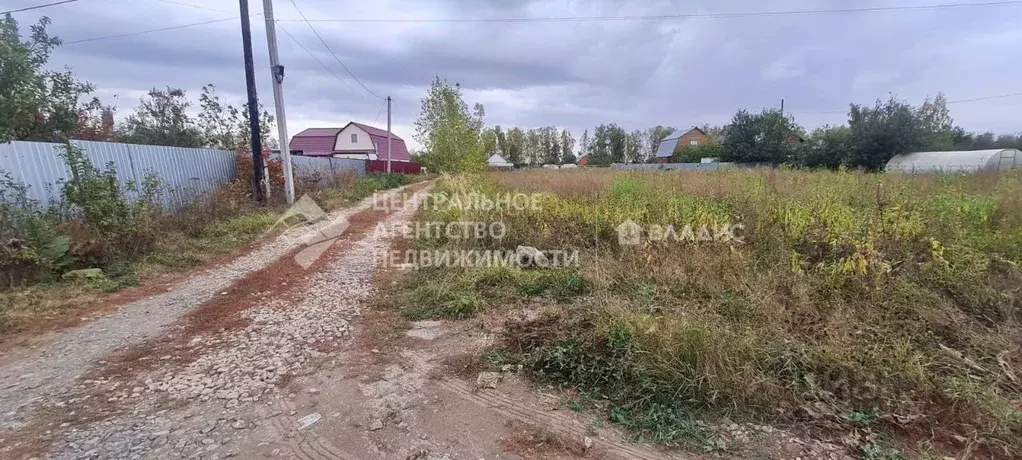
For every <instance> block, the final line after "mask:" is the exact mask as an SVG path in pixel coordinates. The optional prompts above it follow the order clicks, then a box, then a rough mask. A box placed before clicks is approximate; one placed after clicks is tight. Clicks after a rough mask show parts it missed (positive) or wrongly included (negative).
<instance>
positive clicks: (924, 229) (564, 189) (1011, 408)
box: [417, 169, 1022, 457]
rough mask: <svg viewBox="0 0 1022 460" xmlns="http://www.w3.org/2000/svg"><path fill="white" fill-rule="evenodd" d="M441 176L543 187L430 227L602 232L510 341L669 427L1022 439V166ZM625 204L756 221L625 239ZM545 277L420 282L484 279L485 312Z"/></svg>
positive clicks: (578, 243)
mask: <svg viewBox="0 0 1022 460" xmlns="http://www.w3.org/2000/svg"><path fill="white" fill-rule="evenodd" d="M439 190H440V191H442V192H447V193H458V192H469V191H473V192H477V193H483V194H488V195H491V196H496V195H499V194H501V193H508V192H526V193H539V194H542V195H543V198H542V201H541V203H542V205H541V206H540V207H539V209H526V210H510V209H501V210H491V211H481V210H463V211H457V210H444V211H442V212H441V211H432V212H427V213H425V214H424V215H423V217H422V218H423V219H429V220H451V221H453V220H458V219H462V220H471V221H478V220H483V221H486V220H499V221H502V222H504V223H505V224H506V225H507V226H508V230H509V231H508V237H506V238H504V239H501V240H492V239H484V240H471V239H470V240H444V239H439V240H430V241H420V242H419V244H420V245H421V246H425V247H434V248H436V247H455V248H508V249H513V248H514V247H515V246H517V245H519V244H527V245H531V246H535V247H539V248H547V249H554V248H558V249H559V248H578V249H580V250H582V254H583V256H582V261H583V265H582V267H580V268H579V269H578V270H577V276H580V277H581V278H583V279H584V282H585V285H586V286H587V289H586V290H585V292H586V293H587V294H585V295H579V296H576V297H574V300H572V301H573V302H574V304H569V305H570V306H566V307H564V308H561V309H557V310H555V311H554V312H553V313H551V315H553V316H554V318H550V317H543V318H540V319H537V320H534V321H532V322H527V323H522V324H517V325H514V326H513V327H512V330H513V331H514V334H513V336H510V337H509V348H510V349H511V350H512V351H514V352H516V353H519V354H520V355H521V356H525V357H526V358H524V359H525V362H526V363H527V364H528V365H529V366H530V368H531V369H533V371H535V372H536V375H540V376H546V377H548V378H553V379H554V380H557V381H560V382H561V383H564V384H568V385H573V386H576V387H578V388H580V389H583V390H588V391H593V392H596V393H598V394H602V395H606V396H607V397H608V398H609V399H610V400H611V401H612V402H613V403H614V404H616V406H615V407H618V408H619V410H618V412H617V413H616V414H617V415H616V417H617V419H619V421H621V422H622V423H625V424H626V425H629V426H633V427H635V428H638V429H641V430H646V431H647V432H651V433H654V434H655V436H653V437H654V438H655V439H657V440H662V441H672V440H676V439H675V438H676V436H674V435H672V434H671V433H682V432H684V430H678V429H677V426H678V423H680V422H679V421H680V420H685V418H684V417H683V416H681V415H679V414H683V413H687V412H688V411H701V412H705V413H712V414H727V415H730V416H747V417H753V418H757V419H761V418H766V419H779V420H784V421H788V422H796V421H798V422H811V423H813V424H815V425H817V426H829V427H832V428H833V427H834V426H838V427H846V428H847V427H849V426H853V425H856V424H860V423H862V420H864V419H865V420H869V422H870V424H871V425H870V426H871V427H872V428H870V429H876V430H880V431H882V432H887V433H892V434H893V433H897V434H899V435H920V434H925V435H924V436H925V437H926V438H932V440H931V441H932V442H934V443H936V444H937V445H940V446H943V447H942V448H947V449H952V450H953V449H955V448H963V447H964V446H966V445H968V446H973V447H975V446H981V448H982V449H985V453H987V454H989V455H993V456H1001V457H1011V456H1013V455H1017V454H1019V453H1020V451H1019V446H1022V381H1019V378H1022V328H1020V327H1019V321H1020V320H1022V309H1020V307H1022V305H1020V303H1022V268H1020V263H1022V207H1020V206H1022V205H1020V197H1022V175H1018V174H1007V175H1000V176H997V175H987V174H982V175H919V176H910V175H896V174H892V175H878V174H865V173H858V172H831V171H821V172H807V171H788V170H728V171H718V172H694V171H693V172H621V171H609V170H592V169H582V170H568V171H547V170H539V171H528V172H513V173H494V174H490V175H487V176H485V177H459V178H454V179H452V180H448V181H447V182H445V183H444V184H441V186H440V187H439ZM625 220H632V221H635V222H637V223H639V224H640V225H643V226H644V227H646V228H648V227H649V226H650V225H653V224H659V225H668V224H673V225H675V226H678V227H680V226H684V225H685V224H691V225H693V226H694V227H696V228H698V227H699V226H702V225H707V226H710V227H711V228H712V227H713V226H720V225H724V224H729V225H735V224H741V225H742V226H744V229H743V230H742V231H741V235H742V236H743V237H744V242H742V243H735V242H731V243H724V242H676V241H645V242H644V243H643V244H642V245H640V246H638V247H630V246H621V245H619V244H618V239H617V234H616V232H615V230H614V229H615V227H616V226H617V225H618V224H620V223H621V222H624V221H625ZM525 276H528V277H535V275H533V274H528V272H522V271H520V270H517V271H516V270H511V271H508V272H507V273H501V274H500V275H499V276H496V275H495V273H494V270H492V269H467V270H462V271H460V272H459V271H455V273H454V274H453V275H452V273H451V271H447V272H440V271H426V272H424V273H421V274H420V275H419V277H420V278H419V279H418V281H417V283H418V285H419V289H418V291H417V292H419V293H420V294H423V293H424V292H425V291H428V290H430V289H433V291H430V292H433V293H434V294H435V293H436V292H442V293H444V296H432V297H431V296H430V295H428V294H429V292H426V293H425V294H423V295H420V296H419V297H418V298H417V301H419V302H420V305H421V304H427V305H428V304H429V303H430V302H441V303H442V302H447V303H445V304H444V305H451V303H450V302H454V301H455V300H452V299H457V298H458V297H457V296H458V294H457V293H458V292H467V291H473V292H475V294H474V295H475V296H476V297H475V299H476V300H475V301H474V302H475V303H472V310H473V311H474V310H476V309H478V308H485V307H486V306H488V305H496V304H501V303H513V302H515V300H514V294H515V292H516V291H515V290H514V289H513V286H514V285H518V290H517V292H518V293H519V294H520V293H521V292H522V289H521V285H522V284H528V283H533V281H523V278H522V277H525ZM561 279H567V278H565V277H564V276H561ZM458 280H460V281H458ZM459 283H460V284H459ZM502 283H503V284H510V285H511V286H512V288H500V287H499V286H501V284H502ZM553 283H554V284H556V282H553ZM533 284H534V283H533ZM438 285H442V287H443V289H440V290H437V289H436V287H437V286H438ZM459 286H460V287H459ZM466 286H468V287H466ZM494 286H496V287H494ZM552 286H553V284H551V285H550V286H548V287H552ZM459 289H463V291H459ZM534 290H535V289H531V290H528V289H527V290H526V292H531V291H534ZM539 292H543V290H542V289H540V290H539ZM561 300H563V299H561ZM437 311H439V312H443V311H445V310H443V309H441V310H437ZM551 322H552V323H553V324H557V325H560V327H553V328H551V327H550V324H551ZM521 337H529V338H530V339H529V341H528V343H524V344H523V343H521V340H519V339H520V338H521ZM651 414H652V415H651ZM612 418H615V415H614V414H612ZM672 430H673V431H672Z"/></svg>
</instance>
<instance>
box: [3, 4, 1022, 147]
mask: <svg viewBox="0 0 1022 460" xmlns="http://www.w3.org/2000/svg"><path fill="white" fill-rule="evenodd" d="M50 1H52V0H4V1H3V6H2V7H0V10H6V9H13V8H18V7H24V6H32V5H37V4H41V3H49V2H50ZM989 1H991V0H890V1H862V0H816V1H809V0H791V1H788V0H707V1H666V0H665V1H656V0H645V1H626V0H613V1H581V0H576V1H561V0H538V1H529V0H359V1H347V0H332V1H331V0H295V2H296V3H297V5H298V6H299V7H300V8H301V9H302V11H303V12H304V13H305V14H306V16H308V17H309V18H310V19H313V20H316V19H319V20H324V19H374V20H378V19H385V20H394V19H404V20H417V21H415V22H314V23H313V25H314V27H315V28H316V30H318V31H319V32H320V34H322V36H323V37H324V38H325V40H326V42H327V43H328V44H329V45H330V47H331V48H332V49H333V51H334V52H335V53H336V54H337V56H338V57H339V58H340V59H341V60H342V61H343V62H344V64H345V65H347V67H348V68H349V69H350V70H351V71H352V72H353V73H354V74H355V75H356V76H357V77H358V78H359V79H361V80H362V82H363V83H364V84H365V85H366V86H367V87H369V89H371V90H372V91H373V92H375V93H376V94H379V95H382V96H387V95H390V96H392V97H393V98H394V126H395V128H394V131H395V133H397V134H398V135H400V136H402V137H404V138H405V139H407V140H409V141H410V142H411V144H412V145H413V146H414V145H416V143H415V142H414V141H413V140H412V134H413V132H414V127H413V123H414V120H415V118H416V116H417V115H418V111H419V106H420V99H421V98H422V97H423V95H424V94H425V91H426V88H427V87H428V85H429V83H430V81H431V80H432V79H433V77H434V76H436V75H439V76H441V77H442V78H446V79H448V80H449V81H451V82H459V83H460V84H461V87H462V88H463V89H464V92H465V96H466V101H467V102H468V103H469V105H471V104H473V103H475V102H481V103H482V104H484V106H485V107H486V122H487V124H488V125H494V124H499V125H502V126H505V127H507V126H521V127H538V126H544V125H555V126H558V127H564V128H569V129H571V130H572V132H573V133H574V134H575V135H576V137H577V136H579V135H580V134H581V132H582V130H583V129H586V128H588V129H590V130H592V128H593V127H594V126H596V125H598V124H600V123H611V122H614V123H618V124H620V125H622V126H623V127H624V128H626V129H628V130H633V129H645V128H647V127H649V126H652V125H656V124H664V125H671V126H676V127H688V126H691V125H702V124H704V123H709V124H724V123H726V122H727V121H728V120H729V119H730V117H731V115H732V114H733V113H734V112H735V110H736V109H739V108H747V109H751V110H759V109H761V108H763V107H766V106H770V107H774V106H778V105H779V104H780V100H781V98H784V99H785V108H786V110H789V111H791V112H792V113H794V115H795V116H796V119H797V121H798V122H799V123H800V124H802V125H803V126H805V127H806V128H809V129H812V128H814V127H817V126H820V125H823V124H826V123H830V124H838V123H842V122H843V121H844V120H845V119H846V117H845V113H846V112H847V107H848V103H849V102H853V101H854V102H857V103H870V102H872V101H874V100H875V99H877V98H886V97H887V96H888V94H889V93H894V94H896V95H898V96H899V97H901V98H903V99H907V100H909V101H910V102H912V103H913V104H918V103H920V102H921V101H922V99H923V98H924V97H926V96H927V95H934V94H936V93H937V92H938V91H943V92H944V93H945V94H946V95H947V98H948V99H949V100H951V101H956V100H961V99H974V98H981V97H988V96H999V95H1005V94H1011V93H1020V92H1022V80H1020V78H1019V76H1020V75H1022V59H1020V57H1022V46H1020V45H1022V28H1020V27H1019V21H1018V19H1019V18H1020V17H1022V2H1019V3H1014V4H1008V5H987V6H973V7H961V8H926V9H914V10H902V11H874V12H857V13H848V12H846V13H831V14H787V15H761V16H742V17H689V18H680V19H656V20H604V21H537V22H484V23H479V22H475V23H465V22H439V21H419V20H449V19H491V18H516V19H521V18H551V17H582V16H585V17H593V16H604V17H620V16H637V15H678V14H707V13H732V12H742V13H746V12H777V11H793V10H819V9H847V8H862V7H872V6H879V7H889V6H906V5H935V4H942V3H943V4H947V3H985V2H989ZM184 3H189V4H192V5H198V6H201V7H202V8H206V9H202V8H195V7H190V6H186V5H185V4H184ZM250 4H251V6H250V8H251V12H252V13H253V14H259V13H262V11H263V9H262V2H261V1H259V0H251V1H250ZM274 4H275V9H276V17H277V19H279V20H281V24H280V26H281V27H283V28H284V29H286V30H287V31H288V32H290V33H291V34H293V35H294V36H295V37H296V38H297V40H298V41H299V42H301V44H302V45H304V46H305V47H306V48H308V49H309V50H310V51H311V52H312V53H313V54H314V55H315V56H316V57H317V58H318V59H319V60H320V61H322V63H323V64H325V65H326V66H327V67H329V68H330V69H331V70H333V72H334V73H336V74H337V75H338V76H340V77H342V79H343V80H344V82H341V81H339V80H338V79H337V78H335V77H334V76H333V75H331V74H330V72H328V71H327V70H325V69H324V68H323V67H322V66H320V64H318V63H317V62H316V61H315V60H314V59H313V58H312V57H310V56H309V54H307V53H306V52H305V51H303V50H302V49H301V48H300V47H299V46H298V45H296V44H295V42H293V41H292V40H291V39H290V38H288V36H287V35H286V34H285V33H283V31H281V30H279V29H278V41H279V43H280V56H281V61H282V63H283V64H284V65H285V66H286V67H287V78H286V80H285V90H284V92H285V99H286V102H287V118H288V127H289V130H290V132H291V133H292V134H294V133H296V132H298V131H300V130H302V129H305V128H308V127H328V126H342V125H344V124H346V123H347V122H349V121H352V120H354V121H360V122H365V123H369V124H373V125H376V126H380V127H385V126H386V113H382V114H380V115H379V118H377V114H378V113H380V108H381V104H382V101H380V100H379V99H377V98H376V97H374V96H371V95H370V94H368V93H367V92H366V91H365V90H363V89H362V88H361V86H360V85H359V84H358V83H357V82H355V81H354V80H352V79H351V77H350V76H349V75H348V74H347V73H346V72H345V71H344V69H343V68H341V66H340V65H339V64H338V63H337V61H335V60H334V58H333V57H332V56H331V55H330V54H329V53H328V52H327V50H326V49H325V48H324V46H323V44H322V43H320V42H319V40H318V39H317V38H316V36H315V35H314V34H313V33H312V31H311V30H310V29H309V27H308V26H307V25H306V24H305V23H304V22H301V21H300V16H299V15H298V13H297V11H296V10H295V8H294V7H293V6H292V4H291V2H290V1H289V0H275V2H274ZM214 10H220V11H214ZM42 15H47V16H49V17H50V18H51V19H52V20H53V24H52V26H51V28H50V30H51V32H52V33H54V34H57V35H59V36H60V37H61V38H63V39H64V40H65V41H67V42H71V41H75V40H83V39H90V38H95V37H103V36H109V35H114V34H121V33H129V32H139V31H145V30H151V29H156V28H161V27H170V26H177V25H183V24H190V23H197V22H202V21H212V20H217V19H225V18H231V17H232V16H236V15H238V2H236V1H232V0H79V1H77V2H75V3H70V4H65V5H60V6H54V7H50V8H45V9H39V10H33V11H27V12H23V13H17V14H16V18H17V19H18V20H19V21H20V22H21V25H22V27H23V33H24V32H25V30H27V27H28V25H29V24H30V23H33V22H35V21H36V20H38V18H39V17H40V16H42ZM264 27H265V24H264V19H263V17H262V16H261V15H259V16H253V17H252V36H253V44H254V53H255V65H256V79H257V82H258V92H259V98H260V101H262V102H263V103H264V104H265V105H266V106H267V107H268V108H270V109H271V110H272V104H273V95H272V91H271V87H270V74H269V69H268V66H269V64H268V55H267V50H266V36H265V28H264ZM51 61H52V62H51V63H52V64H55V65H57V66H63V65H69V66H71V67H72V68H73V70H74V71H75V73H76V74H77V75H78V76H79V77H81V78H83V79H85V80H88V81H90V82H92V83H94V84H95V85H96V86H97V88H98V91H97V94H98V95H99V96H100V97H101V99H103V100H104V102H113V101H114V96H115V95H116V105H117V107H118V109H119V114H120V116H123V115H126V114H127V113H130V111H131V110H132V108H133V107H134V106H135V105H137V103H138V99H139V97H141V95H142V94H143V93H144V92H145V91H146V90H148V89H149V88H151V87H153V86H158V87H163V86H167V85H170V86H173V87H180V88H184V89H186V90H187V91H188V93H189V94H190V96H192V97H193V98H195V99H197V97H198V93H199V89H200V88H201V86H202V85H203V84H206V83H214V84H216V86H217V88H218V89H219V92H221V93H222V96H225V97H226V98H227V99H229V100H231V101H232V102H236V103H239V104H240V103H241V102H243V100H244V94H245V83H244V82H245V80H244V68H243V60H242V49H241V34H240V20H239V19H232V20H227V21H222V22H217V23H212V24H206V25H199V26H195V27H188V28H182V29H177V30H170V31H163V32H154V33H147V34H140V35H134V36H128V37H120V38H110V39H106V40H97V41H90V42H83V43H77V44H66V45H64V46H62V47H61V48H60V49H59V50H58V51H57V52H56V53H55V54H54V55H53V57H52V60H51ZM1020 107H1022V96H1015V97H1006V98H1000V99H989V100H983V101H975V102H961V103H955V104H953V105H951V112H952V117H953V118H954V119H955V121H956V122H957V123H958V124H960V125H961V126H964V127H965V128H966V129H969V130H974V131H985V130H991V131H995V132H1019V131H1022V116H1020Z"/></svg>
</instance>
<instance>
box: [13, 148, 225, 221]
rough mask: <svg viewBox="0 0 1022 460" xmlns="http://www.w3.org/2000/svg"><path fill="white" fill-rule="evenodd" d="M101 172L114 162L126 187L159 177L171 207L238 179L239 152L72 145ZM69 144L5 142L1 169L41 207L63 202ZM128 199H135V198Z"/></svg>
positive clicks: (166, 199)
mask: <svg viewBox="0 0 1022 460" xmlns="http://www.w3.org/2000/svg"><path fill="white" fill-rule="evenodd" d="M71 143H72V144H74V145H75V146H77V147H78V148H80V149H82V151H84V152H85V154H86V156H88V158H89V160H91V161H92V164H93V166H95V167H96V168H97V169H106V167H107V165H108V164H111V163H112V164H113V167H114V170H115V171H117V180H118V181H119V182H120V183H121V186H122V187H121V188H122V189H124V186H125V185H127V184H128V182H129V181H133V182H134V183H136V184H141V183H142V181H143V180H144V179H145V177H146V175H147V174H155V175H156V176H158V177H159V179H160V183H161V184H162V186H163V190H162V192H163V198H164V201H165V203H166V204H168V205H173V204H175V203H181V202H182V201H185V200H188V199H190V198H192V197H194V196H196V195H198V194H200V193H202V192H205V191H209V190H213V189H215V188H217V187H219V186H220V185H223V184H225V183H228V182H230V181H232V180H234V178H235V176H237V167H236V166H235V164H234V152H231V151H228V150H215V149H192V148H184V147H163V146H155V145H135V144H120V143H114V142H95V141H71ZM63 145H64V144H56V143H47V142H24V141H14V142H11V143H7V144H0V170H3V171H6V172H7V173H10V174H11V175H12V177H13V179H14V180H15V181H17V182H21V183H22V184H25V185H27V186H28V187H29V188H28V196H29V197H30V198H32V199H34V200H37V201H39V202H41V203H46V202H55V201H57V200H58V198H59V194H60V190H59V184H60V182H61V181H64V180H67V179H68V176H69V174H70V171H69V170H68V168H67V166H66V165H65V164H64V161H63V159H62V158H61V154H62V153H63V150H62V147H63ZM128 198H134V197H132V196H129V197H128Z"/></svg>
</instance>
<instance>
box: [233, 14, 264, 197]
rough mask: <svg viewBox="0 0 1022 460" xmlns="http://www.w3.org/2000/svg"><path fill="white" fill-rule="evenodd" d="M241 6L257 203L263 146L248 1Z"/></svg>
mask: <svg viewBox="0 0 1022 460" xmlns="http://www.w3.org/2000/svg"><path fill="white" fill-rule="evenodd" d="M238 3H239V4H240V6H241V46H242V48H243V49H244V52H245V86H246V87H247V88H248V119H249V123H250V129H251V130H252V186H253V187H254V188H255V198H256V200H257V201H260V202H262V201H265V200H266V195H265V194H264V193H263V184H262V182H263V181H262V179H263V178H262V176H263V144H262V140H261V139H260V135H259V134H260V132H259V97H258V96H257V95H256V85H255V66H254V65H253V64H252V27H251V24H250V23H249V20H248V0H238Z"/></svg>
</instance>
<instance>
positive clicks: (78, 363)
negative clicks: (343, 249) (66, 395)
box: [0, 189, 400, 428]
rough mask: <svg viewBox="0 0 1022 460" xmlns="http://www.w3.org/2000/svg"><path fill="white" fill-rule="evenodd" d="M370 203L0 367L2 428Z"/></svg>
mask: <svg viewBox="0 0 1022 460" xmlns="http://www.w3.org/2000/svg"><path fill="white" fill-rule="evenodd" d="M399 190H400V189H399ZM399 190H394V191H391V192H389V194H393V193H398V192H399ZM371 204H372V202H371V201H370V200H365V201H364V202H363V203H362V204H360V205H359V206H357V207H353V208H349V209H345V210H342V211H339V212H337V213H335V214H333V215H331V216H329V217H328V218H327V219H324V220H322V221H319V222H316V223H314V224H312V225H310V226H303V227H296V228H293V229H291V230H288V231H287V232H285V233H284V234H282V235H280V236H279V237H277V238H276V239H274V240H273V241H271V242H269V243H266V244H264V245H263V246H261V247H260V248H258V249H256V250H255V251H252V252H251V253H249V254H247V255H245V256H242V257H240V258H238V259H236V260H234V261H232V262H230V263H228V264H226V265H223V266H220V267H216V268H213V269H210V270H207V271H205V272H202V273H199V274H197V275H195V276H193V277H191V278H189V279H187V280H185V281H183V282H181V283H180V284H178V285H177V286H175V287H174V288H173V289H171V290H170V291H168V292H164V293H161V294H157V295H155V296H151V297H147V298H144V299H141V300H137V301H134V302H131V303H128V304H125V305H124V306H122V307H121V308H120V310H119V311H117V312H115V313H112V314H110V315H106V316H104V317H101V318H97V319H95V320H93V321H91V322H88V323H86V324H84V325H82V326H81V327H78V328H76V329H72V330H67V331H61V332H56V333H53V334H52V335H51V337H50V338H49V340H48V341H47V343H46V345H43V346H41V347H40V348H39V350H38V351H36V352H34V353H32V356H29V357H26V358H24V359H20V360H17V361H15V362H12V363H8V364H6V365H5V366H3V367H2V368H0V428H17V427H19V426H21V425H22V424H23V422H24V420H23V414H22V412H23V409H24V408H25V407H27V406H31V405H33V404H34V403H37V402H43V400H45V399H46V398H49V397H53V396H54V395H57V394H59V393H61V392H62V391H64V390H65V389H67V388H68V387H69V386H70V384H71V383H72V382H73V381H74V380H75V379H76V378H77V377H78V376H79V375H80V374H81V373H82V372H83V371H84V370H85V369H87V368H88V367H89V365H90V364H91V363H92V362H93V361H96V360H98V359H100V358H102V357H103V356H104V355H106V354H108V353H111V352H113V351H115V350H117V349H120V348H125V347H129V346H132V345H137V344H139V343H142V342H143V341H145V340H147V339H150V338H152V337H155V336H156V335H158V334H160V333H161V332H162V331H163V330H164V328H165V327H166V326H168V325H170V324H171V323H173V322H174V321H176V320H177V319H178V318H180V317H181V315H183V314H184V313H185V312H187V311H188V310H189V309H190V308H192V307H194V306H196V305H199V304H201V303H202V302H204V301H205V300H207V299H209V298H211V297H213V296H215V295H217V294H219V293H221V292H223V291H224V290H225V288H227V287H229V286H230V285H231V284H232V283H234V282H235V281H237V280H238V279H240V278H241V277H243V276H244V275H246V274H248V273H250V272H253V271H255V270H259V269H260V268H263V267H265V266H267V265H268V264H270V263H271V262H273V261H275V260H277V259H278V258H280V257H281V256H283V255H284V254H286V253H288V251H289V250H290V249H291V247H292V246H293V242H294V241H296V240H298V239H300V238H302V237H303V235H305V234H307V233H318V232H319V231H320V230H321V229H322V228H326V227H328V226H330V225H333V224H334V223H335V222H336V221H337V220H338V218H339V217H340V216H350V215H353V214H354V213H357V212H359V211H362V210H365V209H368V208H369V207H370V206H371Z"/></svg>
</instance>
